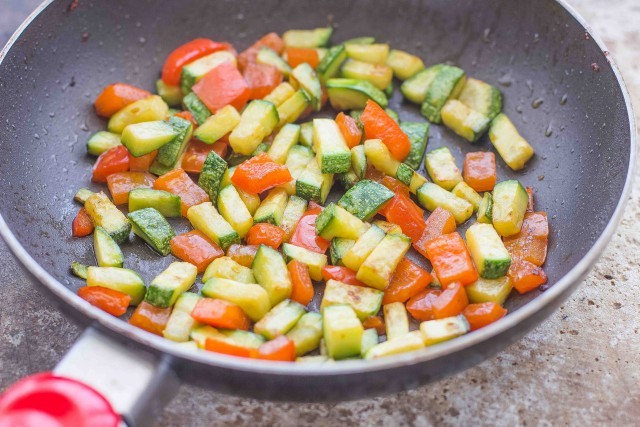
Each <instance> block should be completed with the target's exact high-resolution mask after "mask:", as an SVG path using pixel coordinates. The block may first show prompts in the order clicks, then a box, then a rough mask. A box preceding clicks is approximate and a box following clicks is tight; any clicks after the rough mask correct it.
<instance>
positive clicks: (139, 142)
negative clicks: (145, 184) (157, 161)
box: [121, 120, 180, 157]
mask: <svg viewBox="0 0 640 427" xmlns="http://www.w3.org/2000/svg"><path fill="white" fill-rule="evenodd" d="M179 134H180V132H179V131H178V130H177V129H175V128H174V127H173V126H171V125H170V124H169V123H167V122H165V121H161V120H156V121H148V122H142V123H134V124H131V125H129V126H127V127H126V128H125V129H124V131H123V132H122V139H121V140H122V145H124V146H125V147H127V150H129V152H130V153H131V155H133V156H135V157H140V156H144V155H145V154H149V153H150V152H152V151H154V150H157V149H158V148H160V147H162V146H163V145H166V144H169V143H170V142H171V141H173V140H174V139H175V138H176V137H177V136H178V135H179Z"/></svg>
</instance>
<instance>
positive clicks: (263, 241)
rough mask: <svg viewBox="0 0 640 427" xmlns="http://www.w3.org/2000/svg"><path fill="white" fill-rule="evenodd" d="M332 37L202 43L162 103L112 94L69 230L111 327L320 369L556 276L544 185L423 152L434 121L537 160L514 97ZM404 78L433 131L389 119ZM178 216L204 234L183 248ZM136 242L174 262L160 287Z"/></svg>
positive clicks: (483, 321)
mask: <svg viewBox="0 0 640 427" xmlns="http://www.w3.org/2000/svg"><path fill="white" fill-rule="evenodd" d="M331 36H332V29H331V28H317V29H314V30H290V31H287V32H285V33H284V34H283V36H282V37H280V36H278V35H277V34H275V33H270V34H267V35H266V36H264V37H263V38H261V39H260V40H258V41H257V42H256V43H254V44H253V45H252V46H251V47H249V48H248V49H246V50H244V51H243V52H241V53H240V54H237V52H236V51H235V49H234V47H233V46H232V45H230V44H228V43H221V42H215V41H212V40H209V39H196V40H192V41H190V42H188V43H186V44H184V45H182V46H180V47H178V48H177V49H176V50H174V51H173V52H172V53H171V54H170V55H169V57H168V58H167V60H166V62H165V64H164V67H163V68H162V78H161V79H160V80H158V81H157V85H156V86H157V94H152V93H150V92H147V91H146V90H143V89H139V88H136V87H133V86H130V85H127V84H124V83H115V84H112V85H109V86H107V87H106V88H105V89H104V90H103V91H102V93H100V95H99V96H98V97H97V99H96V101H95V109H96V112H97V114H98V115H100V116H102V117H105V118H108V126H107V130H106V131H100V132H98V133H96V134H94V135H93V136H92V137H91V138H90V139H89V141H88V143H87V150H88V153H89V154H90V155H93V156H98V157H97V160H96V161H95V163H94V166H93V178H92V181H93V182H94V183H96V185H95V186H96V187H100V186H101V184H104V183H106V187H107V188H108V191H105V187H104V186H102V188H101V189H102V190H103V191H97V192H94V191H92V190H89V189H86V188H82V189H80V190H78V192H77V194H76V195H75V200H76V201H77V202H79V203H80V204H82V205H83V207H82V208H80V210H79V211H78V214H77V216H76V218H75V219H74V220H73V226H72V228H73V236H74V237H83V236H88V235H90V234H92V233H93V247H94V251H95V257H96V261H97V266H85V265H82V264H80V263H77V262H74V263H73V264H72V266H71V269H72V272H73V273H74V274H75V275H76V276H78V277H81V278H83V279H85V280H86V286H84V287H82V288H80V289H79V291H78V295H79V296H80V297H81V298H83V299H85V300H86V301H88V302H89V303H91V304H93V305H95V306H97V307H99V308H101V309H102V310H104V311H106V312H107V313H110V314H112V315H114V316H126V313H127V311H128V307H129V306H134V307H135V310H133V312H132V314H131V315H130V317H129V323H130V324H132V325H135V326H137V327H139V328H142V329H144V330H146V331H148V332H151V333H153V334H157V335H161V336H164V337H165V338H166V339H169V340H172V341H175V342H177V343H180V345H183V346H185V347H187V348H193V349H204V350H208V351H213V352H217V353H223V354H227V355H233V356H239V357H249V358H258V359H264V360H276V361H299V362H324V361H328V360H342V359H352V358H364V359H376V358H381V357H386V356H390V355H394V354H398V353H404V352H408V351H413V350H417V349H422V348H424V347H425V346H430V345H434V344H437V343H440V342H443V341H446V340H450V339H453V338H455V337H458V336H460V335H463V334H466V333H468V332H470V331H473V330H476V329H479V328H482V327H484V326H486V325H488V324H490V323H492V322H495V321H497V320H498V319H500V318H502V317H503V316H505V315H506V314H507V310H506V309H505V308H503V305H504V303H505V300H506V299H507V297H508V296H509V294H510V293H511V291H512V288H515V290H516V291H517V292H519V293H525V292H529V291H531V290H533V289H536V288H537V287H539V286H540V285H542V284H544V283H545V282H546V280H547V278H546V275H545V273H544V271H543V269H542V267H541V266H542V264H543V263H544V262H545V258H546V253H547V241H548V234H549V228H548V223H547V216H546V214H545V213H544V212H535V211H534V207H533V190H532V189H531V188H524V187H523V186H522V185H521V184H520V182H518V181H517V180H506V181H499V180H498V177H497V173H496V156H495V154H494V153H493V152H492V151H477V150H474V149H473V145H470V148H471V149H470V150H469V152H468V153H467V154H466V156H465V159H464V164H463V165H462V172H461V171H460V168H459V166H458V164H456V160H455V158H454V156H453V155H452V153H451V151H450V150H449V148H447V147H446V146H443V147H440V148H437V149H432V150H429V151H427V152H426V155H425V151H426V148H427V139H428V133H429V126H430V123H431V124H432V125H433V124H435V125H444V126H446V127H447V128H449V129H450V130H452V131H453V132H454V133H456V134H457V135H459V136H460V137H462V138H464V139H466V140H467V141H469V143H470V144H473V143H475V142H476V141H478V140H479V139H480V138H482V136H483V135H484V134H485V133H487V132H488V134H489V139H490V141H491V143H492V144H493V148H495V151H496V152H497V153H498V155H499V159H498V160H499V161H502V162H504V163H506V165H508V166H509V167H510V168H511V169H513V170H519V169H522V168H523V167H524V166H525V164H526V163H527V161H528V160H529V159H530V158H531V157H532V156H533V154H534V151H533V148H532V147H531V146H530V145H529V143H528V142H527V141H526V140H525V139H524V138H523V137H522V136H521V135H520V134H519V133H518V130H517V129H516V127H515V126H514V124H513V123H512V122H511V120H510V119H509V118H508V117H507V116H506V115H505V114H504V113H502V112H501V111H502V94H501V93H500V91H499V90H498V89H497V88H496V87H494V86H492V85H490V84H488V83H486V82H483V81H480V80H476V79H474V78H471V77H468V76H467V75H466V73H465V72H464V71H463V70H462V69H460V68H458V67H455V66H452V65H447V64H436V65H432V66H429V67H425V65H424V63H423V61H422V59H420V58H418V57H417V56H414V55H412V54H410V53H407V52H404V51H401V50H395V49H390V47H389V45H388V44H384V43H376V42H375V40H374V39H373V38H370V37H361V38H358V39H352V40H350V41H346V42H343V43H340V44H337V45H335V46H332V47H329V40H330V38H331ZM394 79H396V80H398V81H400V82H401V84H400V91H401V92H402V94H403V96H404V98H405V99H406V100H407V101H408V102H411V103H414V104H416V105H418V106H419V107H420V112H421V113H422V115H423V116H424V117H425V118H426V119H427V120H428V122H427V121H425V122H405V121H399V119H398V115H397V114H396V113H395V112H394V111H393V110H391V109H389V108H388V99H389V97H390V96H391V94H392V92H393V88H394V86H393V80H394ZM327 104H329V105H330V106H331V107H332V109H333V111H332V110H331V108H325V106H326V105H327ZM174 108H181V110H178V109H174ZM317 112H321V113H317ZM314 113H316V114H315V115H314V117H315V118H313V119H312V120H311V119H308V117H309V116H310V115H311V114H314ZM336 113H337V115H335V114H336ZM305 120H306V121H305ZM423 158H424V165H425V168H424V169H426V173H427V174H428V177H427V176H425V175H423V174H422V173H421V172H419V170H420V169H421V165H422V162H423ZM335 181H337V185H334V184H336V183H335ZM339 189H342V190H339ZM330 192H331V193H332V200H333V199H334V196H335V195H336V194H337V196H338V197H336V198H335V202H331V203H327V198H328V196H329V193H330ZM109 195H110V197H109ZM122 207H125V208H127V209H124V210H123V209H121V208H122ZM425 210H426V211H429V213H428V215H426V214H425ZM123 212H127V213H123ZM174 217H175V218H180V217H184V218H186V220H188V221H189V223H190V224H191V226H192V227H193V230H192V231H189V232H186V233H184V234H180V235H176V234H175V231H174V229H173V227H172V225H171V224H170V223H169V222H168V221H167V218H174ZM472 217H473V219H472ZM467 222H472V223H473V224H472V225H470V226H468V228H467V229H466V232H464V236H463V235H461V233H460V232H458V231H456V230H457V228H458V226H460V225H462V224H464V223H467ZM131 231H133V233H134V234H135V235H136V236H138V238H134V239H133V240H134V242H135V241H136V240H139V239H141V240H143V241H144V242H145V243H146V244H147V246H148V247H149V248H150V250H153V251H155V252H156V253H157V254H158V256H162V257H165V256H173V257H175V258H176V259H177V261H176V262H173V263H171V264H170V265H169V266H168V267H167V268H166V269H165V270H164V271H161V272H158V275H157V276H156V277H155V278H154V279H153V280H152V281H151V283H149V284H145V283H144V280H143V278H142V277H141V276H140V275H139V274H138V273H136V272H135V271H133V270H131V269H128V268H125V266H126V264H127V262H126V259H125V256H124V255H123V252H122V250H121V248H120V247H121V246H123V245H130V244H131V242H130V233H131ZM409 251H412V252H414V251H415V252H416V253H415V254H413V255H412V259H414V260H418V261H412V260H411V259H409V257H408V256H407V254H408V253H409ZM418 254H419V255H418ZM421 257H424V258H426V260H424V261H425V262H422V261H420V260H419V259H420V258H421ZM426 261H429V263H430V265H431V266H432V268H433V269H432V270H431V271H427V270H425V268H423V267H422V265H426V264H427V263H426ZM200 275H201V276H200ZM199 276H200V277H201V280H200V281H201V282H202V284H196V281H197V280H198V277H199ZM319 282H323V283H324V285H325V286H324V291H323V292H320V291H319V290H318V289H317V288H316V286H317V285H318V283H319ZM312 308H313V309H312Z"/></svg>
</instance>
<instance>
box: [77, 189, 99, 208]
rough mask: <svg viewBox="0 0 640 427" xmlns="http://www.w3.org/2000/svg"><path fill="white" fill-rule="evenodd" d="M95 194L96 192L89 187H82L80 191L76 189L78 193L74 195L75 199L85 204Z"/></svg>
mask: <svg viewBox="0 0 640 427" xmlns="http://www.w3.org/2000/svg"><path fill="white" fill-rule="evenodd" d="M94 194H96V193H94V192H93V191H91V190H89V189H88V188H80V189H79V190H78V191H76V194H74V195H73V200H75V201H76V202H78V203H82V204H83V205H84V203H85V202H86V201H87V199H88V198H89V197H91V196H93V195H94Z"/></svg>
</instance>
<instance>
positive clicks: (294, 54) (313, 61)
mask: <svg viewBox="0 0 640 427" xmlns="http://www.w3.org/2000/svg"><path fill="white" fill-rule="evenodd" d="M284 53H285V55H286V57H287V62H288V63H289V66H290V67H291V68H296V67H297V66H298V65H300V64H302V63H305V62H306V63H307V64H309V65H311V68H313V69H315V68H316V67H317V66H318V64H319V63H320V57H319V56H318V51H317V50H315V49H311V48H302V47H288V48H286V49H285V50H284Z"/></svg>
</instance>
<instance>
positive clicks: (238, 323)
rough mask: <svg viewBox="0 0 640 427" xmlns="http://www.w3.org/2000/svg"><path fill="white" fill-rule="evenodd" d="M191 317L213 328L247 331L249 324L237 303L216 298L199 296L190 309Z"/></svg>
mask: <svg viewBox="0 0 640 427" xmlns="http://www.w3.org/2000/svg"><path fill="white" fill-rule="evenodd" d="M191 317H193V318H194V319H195V320H196V321H198V322H200V323H205V324H207V325H210V326H213V327H215V328H222V329H241V330H243V331H248V330H249V326H251V321H250V320H249V318H248V317H247V315H246V314H245V313H244V311H242V309H241V308H240V307H239V306H238V305H236V304H233V303H231V302H228V301H225V300H222V299H217V298H201V299H200V300H199V301H198V302H197V303H196V306H195V307H194V308H193V310H192V311H191Z"/></svg>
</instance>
